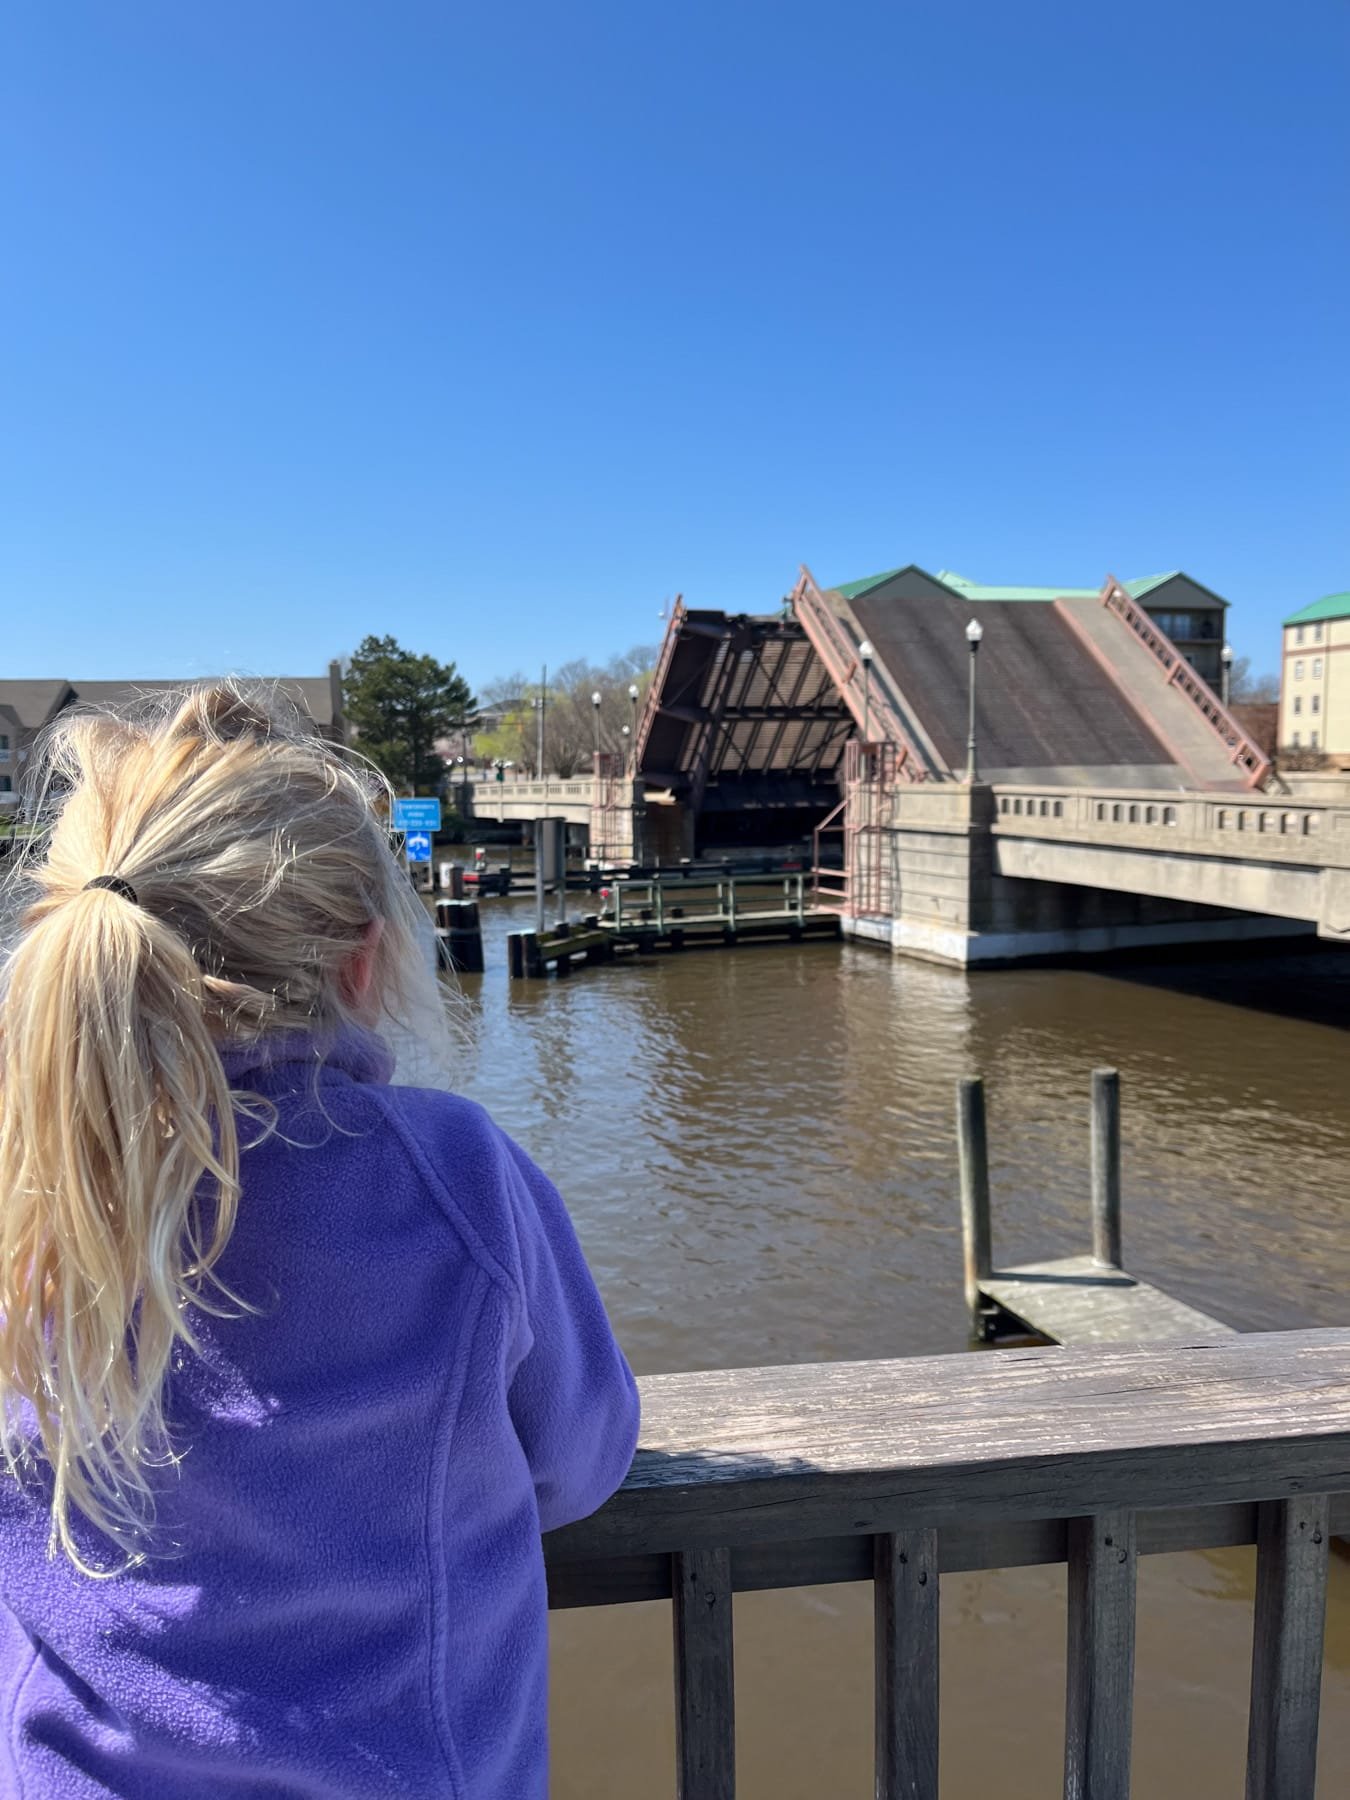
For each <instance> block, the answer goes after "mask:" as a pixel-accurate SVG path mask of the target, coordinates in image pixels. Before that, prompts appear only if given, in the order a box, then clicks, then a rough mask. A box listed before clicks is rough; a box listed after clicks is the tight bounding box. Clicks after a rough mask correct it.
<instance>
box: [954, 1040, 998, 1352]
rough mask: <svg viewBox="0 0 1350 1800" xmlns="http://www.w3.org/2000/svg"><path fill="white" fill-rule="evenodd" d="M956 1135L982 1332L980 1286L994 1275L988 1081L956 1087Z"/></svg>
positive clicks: (969, 1287) (974, 1306) (971, 1286)
mask: <svg viewBox="0 0 1350 1800" xmlns="http://www.w3.org/2000/svg"><path fill="white" fill-rule="evenodd" d="M956 1135H957V1142H958V1145H959V1148H960V1155H961V1239H962V1243H963V1245H964V1248H965V1257H966V1305H967V1307H968V1308H969V1309H970V1322H971V1325H972V1326H973V1327H975V1328H976V1329H978V1327H979V1321H980V1304H981V1302H980V1292H981V1289H980V1284H981V1282H982V1281H983V1280H985V1279H986V1278H987V1277H988V1276H989V1275H990V1274H991V1273H992V1272H993V1266H994V1264H993V1249H992V1242H991V1236H990V1225H989V1145H988V1138H987V1134H986V1131H985V1118H984V1082H983V1081H982V1080H981V1078H980V1077H979V1076H978V1075H970V1076H966V1077H964V1078H963V1079H962V1080H961V1081H958V1082H957V1084H956Z"/></svg>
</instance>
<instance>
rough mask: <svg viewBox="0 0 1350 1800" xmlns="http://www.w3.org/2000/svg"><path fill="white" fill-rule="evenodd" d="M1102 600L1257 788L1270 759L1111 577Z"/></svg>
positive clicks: (1164, 634) (1107, 581)
mask: <svg viewBox="0 0 1350 1800" xmlns="http://www.w3.org/2000/svg"><path fill="white" fill-rule="evenodd" d="M1101 601H1102V605H1103V606H1106V607H1108V608H1109V609H1110V610H1111V611H1112V612H1113V613H1115V615H1116V617H1117V618H1118V619H1120V620H1122V622H1123V623H1124V624H1126V625H1128V626H1129V628H1130V630H1131V631H1132V632H1133V633H1134V635H1135V636H1136V637H1137V638H1138V639H1139V641H1140V643H1141V644H1143V645H1144V647H1145V648H1146V649H1147V650H1149V651H1151V652H1152V654H1153V656H1154V657H1156V659H1157V661H1158V663H1159V665H1160V667H1161V668H1162V669H1163V670H1164V671H1165V673H1166V675H1167V679H1168V681H1169V682H1170V683H1171V684H1172V686H1174V687H1178V688H1180V689H1181V691H1182V693H1183V694H1185V696H1186V698H1187V699H1188V700H1189V701H1190V702H1191V704H1192V705H1193V706H1194V707H1195V709H1196V711H1197V712H1198V713H1199V714H1200V716H1201V717H1202V718H1203V719H1204V721H1205V723H1206V724H1207V725H1208V726H1209V728H1210V730H1211V731H1213V732H1214V734H1215V736H1216V737H1218V738H1219V739H1220V741H1221V742H1222V743H1223V745H1224V747H1225V749H1226V750H1227V751H1228V753H1229V760H1230V761H1231V762H1232V763H1233V764H1234V766H1235V767H1236V768H1239V769H1241V770H1242V772H1243V774H1244V775H1245V776H1246V777H1247V781H1248V783H1249V785H1250V786H1252V787H1257V786H1259V785H1260V783H1261V782H1262V781H1263V780H1264V779H1265V777H1266V776H1267V775H1268V774H1269V773H1270V759H1269V758H1268V757H1267V756H1265V755H1264V754H1263V752H1262V750H1261V747H1260V745H1259V744H1257V743H1255V742H1254V741H1253V740H1252V739H1251V738H1249V737H1248V736H1247V733H1246V732H1245V731H1244V730H1243V729H1242V727H1241V726H1240V725H1239V724H1238V722H1237V720H1236V719H1235V718H1234V717H1233V715H1232V714H1231V713H1230V712H1229V711H1228V709H1227V707H1225V706H1224V705H1223V704H1222V702H1221V701H1220V700H1219V699H1218V697H1217V695H1216V694H1215V692H1214V690H1213V688H1211V687H1210V685H1209V683H1208V682H1206V681H1202V680H1201V679H1200V677H1199V676H1198V675H1197V674H1196V673H1195V671H1194V670H1193V669H1192V668H1191V666H1190V664H1189V663H1188V662H1187V661H1186V658H1185V657H1184V656H1183V655H1182V654H1181V652H1180V651H1179V650H1178V649H1177V647H1176V645H1175V644H1174V643H1173V642H1172V640H1171V639H1170V638H1169V637H1168V636H1167V634H1166V633H1165V632H1164V631H1162V630H1160V629H1159V627H1158V625H1157V624H1156V623H1155V622H1154V620H1153V619H1151V618H1150V617H1149V615H1148V614H1147V613H1146V612H1145V611H1144V609H1143V607H1142V606H1140V605H1139V604H1138V602H1137V601H1135V600H1132V599H1131V598H1130V596H1129V594H1128V593H1126V591H1125V589H1124V588H1123V587H1122V586H1121V585H1120V583H1119V582H1118V581H1117V580H1116V578H1115V577H1114V575H1108V576H1107V578H1106V582H1105V584H1104V585H1103V587H1102V592H1101Z"/></svg>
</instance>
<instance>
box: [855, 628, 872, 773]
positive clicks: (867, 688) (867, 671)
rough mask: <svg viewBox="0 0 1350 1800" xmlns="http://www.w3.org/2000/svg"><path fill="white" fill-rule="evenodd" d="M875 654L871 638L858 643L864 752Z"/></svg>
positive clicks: (864, 749)
mask: <svg viewBox="0 0 1350 1800" xmlns="http://www.w3.org/2000/svg"><path fill="white" fill-rule="evenodd" d="M875 655H876V651H875V650H874V649H873V648H872V640H871V638H864V639H863V641H862V642H861V644H859V645H858V660H859V661H860V662H861V663H862V672H863V717H862V741H863V752H864V754H866V749H867V736H868V731H869V729H870V727H869V722H868V712H869V707H870V702H871V698H872V658H873V657H874V656H875Z"/></svg>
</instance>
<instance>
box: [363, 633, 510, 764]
mask: <svg viewBox="0 0 1350 1800" xmlns="http://www.w3.org/2000/svg"><path fill="white" fill-rule="evenodd" d="M342 694H343V705H344V707H345V709H346V713H347V717H348V718H349V719H350V720H351V722H352V724H353V725H354V726H355V728H356V735H357V741H358V744H359V746H360V748H361V750H362V751H363V752H364V753H365V755H367V756H368V757H369V758H370V759H371V761H372V762H373V763H376V764H377V765H378V766H379V767H380V768H381V769H383V770H384V772H385V774H386V775H387V776H388V777H389V779H390V781H392V782H393V784H394V786H395V787H396V788H400V789H403V788H411V789H412V791H413V793H415V794H421V793H427V794H437V793H439V792H440V787H441V779H442V776H443V774H444V765H443V764H442V762H441V759H440V757H439V756H438V755H437V754H436V751H435V742H436V739H437V738H440V737H446V736H448V735H449V734H450V733H451V732H458V731H472V730H473V727H474V723H475V720H476V718H477V716H478V702H477V700H475V699H474V697H473V693H472V692H471V690H470V688H469V684H468V682H467V681H465V679H464V677H463V676H462V675H461V674H460V673H459V671H458V670H457V669H456V668H455V665H454V664H453V663H438V662H437V661H436V659H435V658H434V657H431V656H416V655H414V654H413V652H412V651H411V650H405V649H404V648H403V647H402V645H401V644H400V643H399V642H398V640H397V639H396V638H392V637H368V638H364V639H363V640H362V642H361V643H360V644H359V645H358V646H357V649H356V652H355V654H354V655H353V657H352V659H351V662H350V663H349V665H348V667H347V672H346V675H345V676H344V678H343V683H342Z"/></svg>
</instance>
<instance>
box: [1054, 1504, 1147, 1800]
mask: <svg viewBox="0 0 1350 1800" xmlns="http://www.w3.org/2000/svg"><path fill="white" fill-rule="evenodd" d="M1137 1558H1138V1551H1137V1546H1136V1541H1135V1526H1134V1514H1133V1513H1130V1512H1109V1513H1101V1514H1099V1515H1097V1516H1096V1517H1095V1518H1088V1519H1070V1521H1069V1685H1068V1699H1067V1706H1066V1712H1065V1730H1064V1800H1129V1795H1130V1718H1131V1711H1132V1702H1133V1697H1134V1588H1135V1564H1136V1561H1137Z"/></svg>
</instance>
